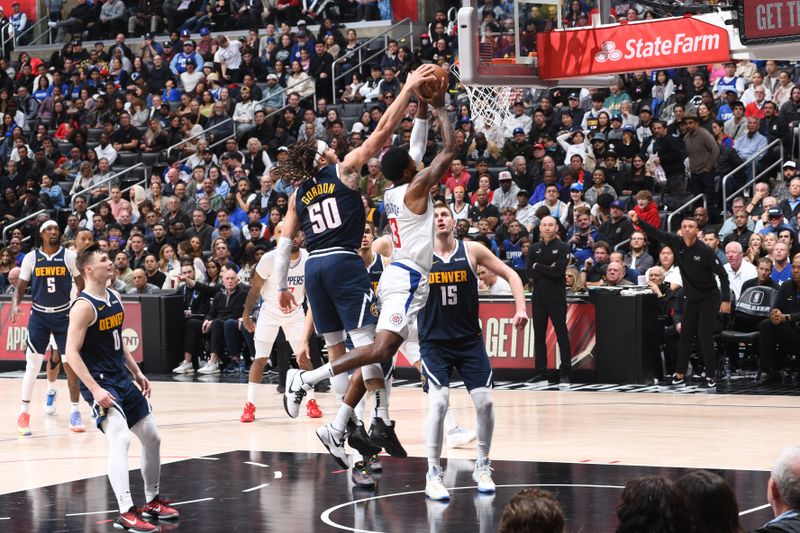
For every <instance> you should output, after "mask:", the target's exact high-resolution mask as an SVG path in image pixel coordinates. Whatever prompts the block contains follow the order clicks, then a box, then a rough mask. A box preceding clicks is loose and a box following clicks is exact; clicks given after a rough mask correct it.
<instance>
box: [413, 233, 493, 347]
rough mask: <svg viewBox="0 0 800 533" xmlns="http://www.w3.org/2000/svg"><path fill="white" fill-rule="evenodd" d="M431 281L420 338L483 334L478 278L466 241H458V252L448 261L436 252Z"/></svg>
mask: <svg viewBox="0 0 800 533" xmlns="http://www.w3.org/2000/svg"><path fill="white" fill-rule="evenodd" d="M428 283H429V285H430V296H429V297H428V300H427V302H425V307H423V308H422V309H421V310H420V312H419V317H418V318H417V326H418V328H419V338H420V340H421V341H423V342H425V341H448V340H452V339H463V338H465V337H475V336H480V335H481V325H480V322H479V321H478V278H477V276H476V275H475V272H474V271H473V267H472V265H471V264H470V262H469V257H468V256H467V246H466V244H464V242H463V241H457V245H456V250H455V252H454V253H453V255H452V256H450V258H449V259H447V260H445V259H443V258H441V257H439V256H438V255H436V254H435V253H434V255H433V265H432V266H431V272H430V274H429V275H428Z"/></svg>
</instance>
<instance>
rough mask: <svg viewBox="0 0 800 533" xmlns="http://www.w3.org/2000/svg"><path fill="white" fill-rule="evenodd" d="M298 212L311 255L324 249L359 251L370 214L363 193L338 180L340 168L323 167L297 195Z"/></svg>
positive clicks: (308, 180)
mask: <svg viewBox="0 0 800 533" xmlns="http://www.w3.org/2000/svg"><path fill="white" fill-rule="evenodd" d="M295 209H296V210H297V216H298V217H299V219H300V225H301V227H302V229H303V233H305V236H306V249H307V250H308V251H309V252H314V251H316V250H322V249H325V248H346V249H348V250H356V249H357V248H358V247H359V246H361V237H362V236H363V235H364V224H365V223H366V220H367V215H366V213H364V204H363V203H362V202H361V193H360V192H359V191H356V190H353V189H351V188H350V187H348V186H347V185H345V184H344V183H342V180H340V179H339V165H328V166H326V167H323V168H322V169H321V170H320V171H319V174H318V175H317V177H315V178H309V179H307V180H305V181H304V182H303V183H302V184H301V185H300V188H298V189H297V192H296V193H295Z"/></svg>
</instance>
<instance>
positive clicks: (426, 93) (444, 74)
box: [416, 66, 450, 100]
mask: <svg viewBox="0 0 800 533" xmlns="http://www.w3.org/2000/svg"><path fill="white" fill-rule="evenodd" d="M433 75H434V76H435V77H436V78H435V79H433V80H431V81H428V82H425V83H423V84H422V85H420V86H419V87H418V88H417V90H416V93H417V96H419V97H420V98H422V99H423V100H432V99H433V98H434V96H436V94H437V93H438V92H439V91H441V90H442V89H441V88H442V87H443V86H444V88H445V90H446V89H447V84H446V83H447V80H448V79H449V78H450V72H449V71H448V70H447V69H446V68H442V67H439V66H437V67H435V68H434V70H433ZM443 80H445V81H443Z"/></svg>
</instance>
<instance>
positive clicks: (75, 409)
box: [69, 402, 80, 414]
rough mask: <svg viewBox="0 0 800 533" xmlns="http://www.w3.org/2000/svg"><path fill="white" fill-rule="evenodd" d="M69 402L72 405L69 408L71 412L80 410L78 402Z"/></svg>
mask: <svg viewBox="0 0 800 533" xmlns="http://www.w3.org/2000/svg"><path fill="white" fill-rule="evenodd" d="M69 404H70V406H71V407H70V410H69V413H70V414H72V413H77V412H78V411H80V409H78V406H79V405H80V404H79V403H78V402H69Z"/></svg>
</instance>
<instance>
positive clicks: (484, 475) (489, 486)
mask: <svg viewBox="0 0 800 533" xmlns="http://www.w3.org/2000/svg"><path fill="white" fill-rule="evenodd" d="M491 465H492V462H491V461H489V460H488V459H487V460H486V464H483V465H481V464H479V463H477V462H476V463H475V470H474V471H473V472H472V481H474V482H476V483H477V484H478V492H494V491H495V486H494V481H492V466H491Z"/></svg>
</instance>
